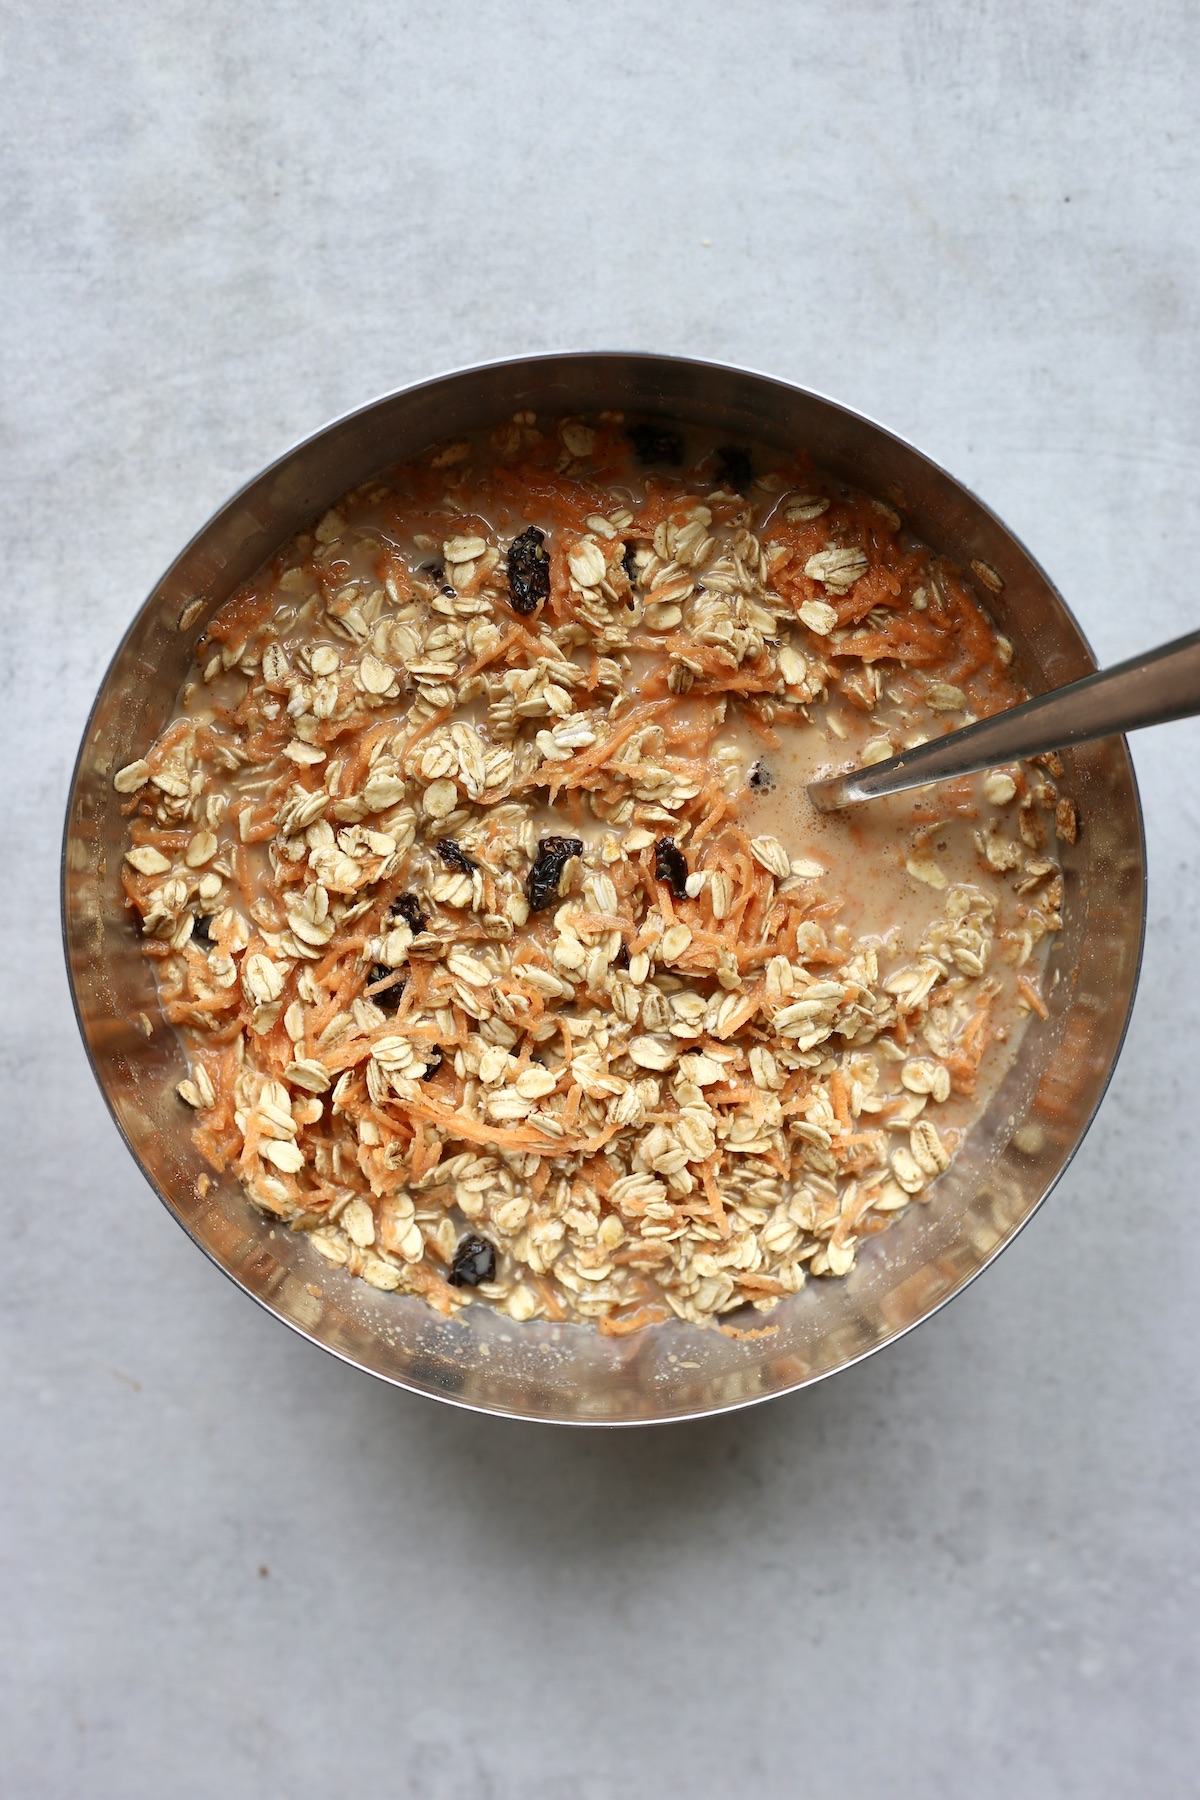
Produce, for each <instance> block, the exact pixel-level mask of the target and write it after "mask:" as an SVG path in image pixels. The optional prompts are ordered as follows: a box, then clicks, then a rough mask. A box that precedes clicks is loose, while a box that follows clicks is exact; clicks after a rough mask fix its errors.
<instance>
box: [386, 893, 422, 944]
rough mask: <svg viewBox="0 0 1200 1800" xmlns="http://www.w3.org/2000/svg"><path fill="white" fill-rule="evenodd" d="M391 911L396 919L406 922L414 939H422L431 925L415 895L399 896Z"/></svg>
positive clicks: (393, 902) (394, 901)
mask: <svg viewBox="0 0 1200 1800" xmlns="http://www.w3.org/2000/svg"><path fill="white" fill-rule="evenodd" d="M389 910H390V912H391V915H392V917H393V918H394V919H403V920H404V923H405V924H406V925H407V926H408V929H409V930H410V931H411V932H412V934H413V936H414V937H420V935H421V933H422V932H423V931H424V929H425V927H426V926H427V925H428V923H429V920H428V919H427V918H426V917H425V914H424V913H423V912H422V911H421V902H420V901H419V900H418V899H417V896H416V895H415V894H397V895H396V898H395V899H394V900H393V901H392V904H391V907H390V908H389Z"/></svg>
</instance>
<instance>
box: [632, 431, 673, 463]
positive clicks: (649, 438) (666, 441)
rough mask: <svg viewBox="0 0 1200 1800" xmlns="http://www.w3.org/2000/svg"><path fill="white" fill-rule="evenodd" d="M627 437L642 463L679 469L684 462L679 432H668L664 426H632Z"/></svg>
mask: <svg viewBox="0 0 1200 1800" xmlns="http://www.w3.org/2000/svg"><path fill="white" fill-rule="evenodd" d="M627 435H628V437H629V441H630V443H631V444H632V445H633V448H634V454H635V455H636V456H637V459H638V461H639V462H640V463H670V464H671V465H672V466H673V467H678V465H679V464H680V463H681V462H682V461H683V439H682V438H681V437H680V435H679V433H678V432H677V431H668V430H667V429H666V428H665V427H664V426H662V425H631V426H630V427H629V431H628V434H627Z"/></svg>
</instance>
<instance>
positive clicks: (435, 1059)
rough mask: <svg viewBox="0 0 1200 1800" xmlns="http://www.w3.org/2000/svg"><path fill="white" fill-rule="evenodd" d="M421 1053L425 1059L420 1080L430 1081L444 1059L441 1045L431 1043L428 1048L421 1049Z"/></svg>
mask: <svg viewBox="0 0 1200 1800" xmlns="http://www.w3.org/2000/svg"><path fill="white" fill-rule="evenodd" d="M421 1054H422V1055H423V1056H424V1057H425V1058H426V1059H427V1060H426V1063H425V1073H424V1074H423V1075H422V1077H421V1080H422V1081H432V1080H433V1078H434V1076H435V1075H436V1074H437V1072H438V1070H439V1069H440V1068H441V1066H442V1064H443V1062H444V1061H445V1060H446V1059H445V1057H444V1056H443V1055H442V1050H441V1046H440V1045H439V1044H431V1045H430V1046H429V1048H428V1050H423V1051H422V1052H421Z"/></svg>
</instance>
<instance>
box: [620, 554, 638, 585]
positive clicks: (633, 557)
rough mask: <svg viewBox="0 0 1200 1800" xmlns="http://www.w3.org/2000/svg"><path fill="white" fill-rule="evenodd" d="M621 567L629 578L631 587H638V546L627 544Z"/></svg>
mask: <svg viewBox="0 0 1200 1800" xmlns="http://www.w3.org/2000/svg"><path fill="white" fill-rule="evenodd" d="M621 567H622V568H623V569H624V571H625V573H626V575H627V576H628V577H629V585H630V587H636V586H637V575H638V572H637V545H636V544H626V546H625V554H624V556H623V557H622V558H621Z"/></svg>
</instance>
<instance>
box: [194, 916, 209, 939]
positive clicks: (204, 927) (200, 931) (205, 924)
mask: <svg viewBox="0 0 1200 1800" xmlns="http://www.w3.org/2000/svg"><path fill="white" fill-rule="evenodd" d="M212 921H213V916H212V914H211V913H197V914H196V922H195V924H194V925H193V926H192V942H193V944H211V943H212V931H211V929H210V927H211V925H212Z"/></svg>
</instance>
